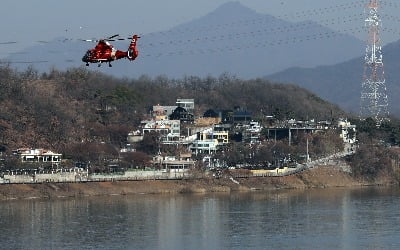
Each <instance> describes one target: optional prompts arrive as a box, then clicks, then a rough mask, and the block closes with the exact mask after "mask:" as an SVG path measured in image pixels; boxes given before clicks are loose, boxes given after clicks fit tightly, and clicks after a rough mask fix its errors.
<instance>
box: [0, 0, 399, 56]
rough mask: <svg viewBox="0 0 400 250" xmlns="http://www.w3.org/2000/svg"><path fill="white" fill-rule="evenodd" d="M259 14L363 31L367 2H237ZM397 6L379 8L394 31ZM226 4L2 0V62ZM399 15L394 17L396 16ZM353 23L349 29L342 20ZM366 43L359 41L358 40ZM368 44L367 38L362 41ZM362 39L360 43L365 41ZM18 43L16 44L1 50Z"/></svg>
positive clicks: (202, 0) (391, 1) (387, 38)
mask: <svg viewBox="0 0 400 250" xmlns="http://www.w3.org/2000/svg"><path fill="white" fill-rule="evenodd" d="M236 1H237V2H240V3H242V4H243V5H244V6H247V7H249V8H251V9H253V10H255V11H257V12H259V13H262V14H269V15H273V16H276V17H280V18H282V19H286V20H289V21H302V20H314V21H316V22H320V23H321V24H323V25H325V26H330V27H331V28H333V29H336V30H339V31H340V30H343V29H345V28H344V26H343V25H351V26H353V27H354V26H355V25H359V26H363V25H364V23H363V22H362V20H361V23H359V21H360V20H358V19H359V18H358V19H357V20H356V21H354V17H355V16H356V15H358V14H363V13H364V8H363V7H362V6H364V5H365V4H366V3H368V2H369V0H334V1H332V0H236ZM397 1H398V0H386V1H384V2H383V3H382V13H385V15H387V16H385V18H386V23H384V22H383V23H384V26H385V25H386V26H387V27H390V28H396V27H397V26H399V25H398V22H400V21H399V19H400V15H398V13H400V3H397ZM226 2H229V0H112V1H110V0H108V1H106V0H96V1H95V0H58V1H56V0H1V9H0V21H1V26H0V34H1V35H0V59H1V58H4V57H5V56H7V55H8V54H9V53H13V52H17V51H20V50H22V49H23V48H25V47H29V46H32V45H34V44H35V43H37V42H38V41H41V40H43V41H50V40H53V39H55V38H57V37H67V38H70V39H89V38H101V37H106V36H109V35H113V34H122V35H124V36H129V35H131V34H133V33H138V34H141V35H145V34H148V33H152V32H158V31H166V30H168V29H170V28H173V27H174V26H176V25H179V24H182V23H185V22H188V21H191V20H193V19H196V18H199V17H202V16H204V15H206V14H207V13H210V12H212V11H213V10H215V9H216V8H217V7H219V6H220V5H222V4H223V3H226ZM396 15H397V16H396ZM342 18H343V20H344V19H346V18H347V19H352V20H350V21H349V22H348V23H347V24H344V23H343V22H341V21H339V20H340V19H342ZM399 34H400V32H399V31H397V30H395V31H392V32H387V33H386V34H382V42H383V43H387V42H391V41H395V40H398V39H399V37H400V35H399ZM359 38H360V39H364V38H363V37H359ZM365 39H366V36H365ZM365 39H364V40H365ZM7 42H16V43H14V44H4V43H7Z"/></svg>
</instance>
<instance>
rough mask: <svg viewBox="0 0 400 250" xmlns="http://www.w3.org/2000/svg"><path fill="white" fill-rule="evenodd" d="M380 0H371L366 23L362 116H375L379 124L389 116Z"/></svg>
mask: <svg viewBox="0 0 400 250" xmlns="http://www.w3.org/2000/svg"><path fill="white" fill-rule="evenodd" d="M378 8H379V0H370V3H369V4H368V6H367V11H368V16H367V18H366V19H365V25H366V26H367V28H368V41H367V48H366V51H365V63H364V75H363V83H362V85H361V103H360V116H361V118H367V117H371V118H374V119H375V120H376V122H377V124H380V123H381V122H382V121H383V120H386V119H388V118H389V111H388V97H387V93H386V85H385V74H384V69H383V54H382V46H381V40H380V27H381V19H380V17H379V14H378Z"/></svg>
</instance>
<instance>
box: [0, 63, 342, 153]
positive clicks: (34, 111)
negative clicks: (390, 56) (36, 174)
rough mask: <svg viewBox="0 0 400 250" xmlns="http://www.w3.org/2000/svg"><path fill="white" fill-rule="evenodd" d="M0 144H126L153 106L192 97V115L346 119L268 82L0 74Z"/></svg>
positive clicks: (80, 72)
mask: <svg viewBox="0 0 400 250" xmlns="http://www.w3.org/2000/svg"><path fill="white" fill-rule="evenodd" d="M0 89H1V92H0V105H1V110H0V145H1V148H2V149H3V151H4V150H7V151H9V150H12V149H15V148H19V147H33V148H41V147H43V148H50V149H53V150H56V151H59V152H64V150H65V148H66V147H69V146H70V145H73V144H76V143H81V142H93V141H96V142H108V143H111V144H113V145H115V146H120V145H122V144H123V143H125V140H126V136H127V133H128V132H129V131H131V130H133V129H136V128H137V127H138V125H139V122H140V120H141V119H143V118H144V117H145V116H146V114H148V112H149V110H150V108H151V106H153V105H157V104H160V105H175V101H176V99H177V98H193V99H194V100H195V105H196V107H195V109H196V116H201V115H202V114H203V112H205V111H206V110H207V109H210V108H213V109H233V107H235V106H240V107H243V108H246V109H247V110H249V111H251V112H252V113H253V115H254V116H255V117H262V116H263V115H271V114H274V115H276V116H280V117H281V118H297V119H313V118H315V119H331V118H335V117H340V116H343V112H342V111H341V110H340V109H339V108H338V107H337V106H335V105H332V104H330V103H327V102H325V101H324V100H322V99H321V98H319V97H318V96H316V95H314V94H312V93H310V92H308V91H306V90H304V89H301V88H299V87H296V86H293V85H282V84H275V83H271V82H269V81H267V80H262V79H255V80H240V79H237V78H235V77H232V76H229V75H221V76H220V77H219V78H212V77H208V78H198V77H185V78H183V79H168V78H166V77H157V78H150V77H146V76H142V77H140V78H138V79H123V78H114V77H111V76H107V75H104V74H102V73H98V72H91V71H88V70H87V69H85V68H72V69H69V70H67V71H65V72H60V71H57V70H52V71H50V72H49V73H45V74H39V73H38V72H37V71H35V70H34V69H32V68H30V69H28V70H26V71H24V72H19V71H16V70H14V69H12V68H11V67H9V66H3V67H0Z"/></svg>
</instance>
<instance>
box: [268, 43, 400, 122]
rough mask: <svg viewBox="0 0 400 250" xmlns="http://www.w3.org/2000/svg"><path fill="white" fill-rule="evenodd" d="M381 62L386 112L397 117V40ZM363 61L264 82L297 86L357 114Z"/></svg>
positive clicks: (287, 73) (297, 70)
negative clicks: (385, 88)
mask: <svg viewBox="0 0 400 250" xmlns="http://www.w3.org/2000/svg"><path fill="white" fill-rule="evenodd" d="M382 51H383V62H384V69H385V79H386V87H387V93H388V97H389V111H390V113H393V114H394V115H396V116H398V115H400V107H397V105H395V96H397V95H400V86H399V84H398V83H399V82H398V80H396V79H400V72H399V69H400V63H399V62H398V58H399V57H400V40H399V41H397V42H393V43H390V44H388V45H386V46H384V47H383V49H382ZM363 68H364V57H357V58H354V59H351V60H348V61H345V62H343V63H339V64H335V65H330V66H319V67H314V68H300V67H296V68H289V69H286V70H284V71H281V72H278V73H276V74H271V75H268V76H266V77H265V78H266V79H269V80H272V81H278V82H286V83H291V84H296V85H298V86H300V87H303V88H306V89H308V90H310V91H312V92H314V93H315V94H317V95H319V96H320V97H321V98H324V99H325V100H328V101H330V102H333V103H336V104H338V105H339V106H340V107H341V108H343V109H345V110H346V111H352V112H358V110H359V104H360V96H361V83H362V81H363Z"/></svg>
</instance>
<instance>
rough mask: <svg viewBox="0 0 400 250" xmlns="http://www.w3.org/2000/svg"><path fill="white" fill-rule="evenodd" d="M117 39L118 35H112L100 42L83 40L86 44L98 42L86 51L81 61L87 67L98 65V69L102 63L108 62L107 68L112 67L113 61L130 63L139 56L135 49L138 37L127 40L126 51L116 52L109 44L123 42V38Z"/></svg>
mask: <svg viewBox="0 0 400 250" xmlns="http://www.w3.org/2000/svg"><path fill="white" fill-rule="evenodd" d="M117 37H119V35H113V36H110V37H108V38H105V39H100V40H83V41H88V42H93V41H96V42H98V43H97V45H96V47H95V48H94V49H90V50H88V51H87V52H86V54H85V55H84V56H83V57H82V61H83V62H85V63H86V66H89V63H98V67H100V66H101V64H102V63H104V62H108V66H109V67H112V65H111V62H112V61H115V60H119V59H122V58H128V59H129V60H130V61H133V60H135V59H136V57H137V56H138V55H139V51H138V50H137V48H136V42H137V40H138V39H139V38H140V37H139V36H138V35H133V36H132V38H129V39H131V43H130V45H129V48H128V50H127V51H121V50H117V49H115V48H114V46H113V45H111V43H109V42H110V41H116V40H125V38H117ZM114 38H116V39H114Z"/></svg>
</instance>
